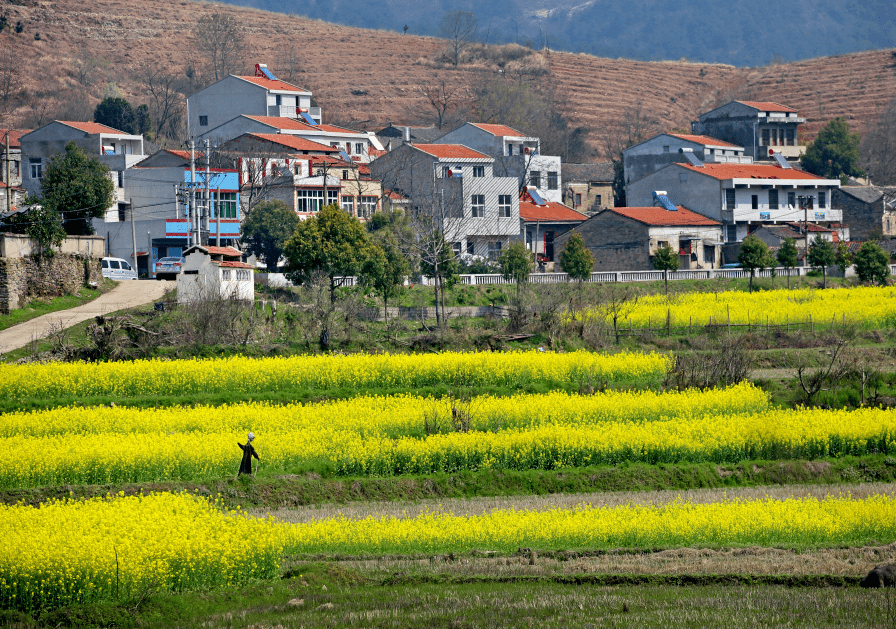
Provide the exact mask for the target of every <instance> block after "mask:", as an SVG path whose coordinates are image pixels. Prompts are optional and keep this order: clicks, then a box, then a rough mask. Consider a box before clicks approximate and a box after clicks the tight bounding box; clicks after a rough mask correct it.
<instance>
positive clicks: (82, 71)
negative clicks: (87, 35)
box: [71, 44, 100, 87]
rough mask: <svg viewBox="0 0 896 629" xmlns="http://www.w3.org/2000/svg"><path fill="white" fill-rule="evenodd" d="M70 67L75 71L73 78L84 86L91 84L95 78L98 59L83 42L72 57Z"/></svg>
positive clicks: (98, 63)
mask: <svg viewBox="0 0 896 629" xmlns="http://www.w3.org/2000/svg"><path fill="white" fill-rule="evenodd" d="M71 63H72V69H73V70H74V71H75V79H77V81H78V83H80V84H81V85H83V86H84V87H90V86H91V85H93V82H94V80H95V79H96V71H97V70H99V68H100V61H99V59H97V58H96V57H94V56H93V55H92V54H91V53H90V49H89V48H88V47H87V45H86V44H83V45H82V46H81V48H80V50H79V51H78V55H77V56H76V57H72V62H71Z"/></svg>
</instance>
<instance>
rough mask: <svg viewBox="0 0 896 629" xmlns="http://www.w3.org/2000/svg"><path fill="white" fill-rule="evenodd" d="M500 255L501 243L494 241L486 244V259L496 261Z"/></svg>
mask: <svg viewBox="0 0 896 629" xmlns="http://www.w3.org/2000/svg"><path fill="white" fill-rule="evenodd" d="M499 255H501V241H500V240H496V241H494V242H491V241H490V242H489V243H488V257H489V258H491V259H492V260H496V259H497V258H498V256H499Z"/></svg>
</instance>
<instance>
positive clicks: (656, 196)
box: [653, 190, 678, 212]
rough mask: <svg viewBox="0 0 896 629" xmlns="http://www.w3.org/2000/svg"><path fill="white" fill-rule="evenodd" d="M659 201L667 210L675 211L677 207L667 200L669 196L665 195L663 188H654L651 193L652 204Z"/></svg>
mask: <svg viewBox="0 0 896 629" xmlns="http://www.w3.org/2000/svg"><path fill="white" fill-rule="evenodd" d="M657 203H659V204H660V205H662V206H663V207H664V208H665V209H666V211H668V212H677V211H678V208H677V207H675V206H674V205H673V204H672V201H670V200H669V197H668V196H666V191H665V190H655V191H654V193H653V204H654V205H656V204H657Z"/></svg>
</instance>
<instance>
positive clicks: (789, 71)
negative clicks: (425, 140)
mask: <svg viewBox="0 0 896 629" xmlns="http://www.w3.org/2000/svg"><path fill="white" fill-rule="evenodd" d="M19 1H23V2H24V1H29V0H19ZM219 10H220V8H219V7H218V5H213V4H207V3H197V2H190V1H187V0H141V2H127V1H126V0H93V1H92V2H91V3H90V4H89V5H87V4H85V3H83V2H79V1H76V0H56V1H53V2H48V1H36V2H31V4H28V5H7V11H8V13H9V15H10V20H11V22H12V23H13V24H14V23H15V22H16V21H18V20H21V21H22V22H23V25H24V32H23V33H22V34H20V35H11V34H10V33H9V31H6V32H5V33H4V34H3V35H2V40H4V41H6V42H11V43H10V46H11V47H12V50H13V54H14V55H15V57H16V58H17V59H26V60H29V61H28V62H27V63H24V62H23V63H22V67H21V72H20V76H21V79H22V80H23V81H24V86H25V87H26V88H27V89H28V90H29V91H30V93H31V97H30V98H29V99H28V101H27V103H25V104H23V105H22V106H21V107H19V108H18V109H17V110H16V111H15V112H14V115H13V117H12V118H11V120H10V122H11V123H13V124H19V125H23V124H31V125H34V124H36V123H37V122H39V121H40V120H38V119H39V118H41V117H42V120H43V121H46V119H48V118H51V117H54V116H57V115H59V112H65V113H67V114H68V116H69V117H73V116H74V115H75V114H76V113H77V112H78V111H81V110H83V111H81V114H82V117H85V118H86V117H89V116H90V113H91V112H92V105H93V104H95V102H96V101H97V99H98V98H99V97H100V96H101V95H102V91H103V85H104V84H105V83H106V82H115V83H116V84H117V85H118V87H119V88H120V89H121V90H122V91H123V92H124V93H125V94H126V95H127V96H129V97H130V98H131V99H132V101H133V102H135V103H140V102H144V101H145V96H144V94H143V89H144V88H142V87H141V86H140V85H139V82H138V81H137V80H136V79H135V72H136V70H137V68H139V67H140V66H141V65H143V64H152V65H156V66H161V67H165V68H169V69H171V71H174V72H179V73H183V72H184V70H185V69H186V68H187V67H189V66H191V65H195V64H196V63H197V56H196V53H195V52H194V50H193V48H192V44H191V32H192V29H193V27H194V25H195V23H196V20H197V19H198V18H199V17H200V16H201V15H205V14H211V13H213V12H215V11H219ZM227 10H228V11H229V12H231V13H232V14H233V15H234V16H236V17H237V18H238V19H239V21H240V23H241V24H243V25H244V27H245V29H246V32H247V35H248V39H249V42H250V48H251V50H250V51H249V53H250V54H248V56H247V59H246V68H245V71H246V72H249V71H250V68H251V64H254V63H255V62H266V63H268V65H269V66H270V67H272V68H273V69H275V71H276V70H278V69H281V68H283V67H284V65H285V61H284V60H285V58H286V57H287V56H289V52H290V51H292V53H293V54H294V56H295V58H296V59H298V64H299V69H298V71H296V72H295V74H294V77H293V79H294V81H295V82H297V83H299V84H302V85H307V86H308V87H309V88H311V89H312V90H314V92H315V96H316V97H317V98H318V100H319V101H320V103H321V104H322V106H323V107H324V115H325V116H327V117H329V119H331V120H332V119H333V118H334V117H336V118H339V119H341V120H354V121H355V122H356V124H358V126H362V127H367V128H375V127H377V126H378V125H382V124H384V123H386V122H388V121H394V122H396V123H407V122H414V121H419V120H420V119H421V118H423V117H425V116H427V115H429V114H430V112H431V108H430V106H429V105H428V104H427V103H426V102H425V100H424V98H423V96H422V95H421V93H420V91H419V86H420V85H421V84H422V83H425V82H428V81H430V80H432V78H433V77H434V76H435V77H444V78H445V79H446V80H447V81H449V82H453V83H457V84H464V83H470V82H473V81H475V80H477V78H478V77H479V76H480V73H482V72H483V71H484V70H482V69H481V68H479V69H477V68H467V67H463V66H462V67H461V68H459V69H454V68H450V67H449V68H441V67H433V64H432V62H430V61H429V59H432V58H433V57H435V56H436V54H437V53H438V51H439V50H440V48H441V47H442V46H443V42H442V41H440V40H437V39H434V38H428V37H416V36H411V35H399V34H396V33H394V32H388V31H374V30H364V29H357V28H350V27H344V26H338V25H334V24H328V23H325V22H320V21H317V20H310V19H306V18H301V17H289V16H284V15H280V14H272V13H268V12H264V11H259V10H255V9H247V8H239V7H237V8H232V9H231V8H228V9H227ZM34 33H40V37H41V39H40V41H35V40H34ZM85 51H86V54H90V55H92V56H94V57H95V58H98V59H101V60H102V61H103V63H102V66H101V67H100V68H99V69H98V70H97V76H96V80H95V81H94V82H93V84H92V86H91V87H90V88H83V87H82V86H80V85H79V84H78V82H77V81H76V73H75V71H74V69H73V67H72V61H73V59H76V58H80V56H82V55H83V54H85ZM548 61H549V64H550V68H551V77H552V80H553V81H554V82H555V84H556V85H557V87H558V90H559V93H561V94H563V95H564V96H565V97H566V98H567V100H568V108H569V114H570V117H571V118H572V120H573V121H574V122H575V123H577V124H585V125H588V126H590V127H591V128H592V129H594V130H595V133H596V134H600V133H602V132H603V130H604V129H605V128H607V127H614V126H615V125H617V124H618V123H619V121H620V120H621V118H622V116H623V114H624V112H625V111H626V110H629V109H632V108H634V107H637V106H638V105H640V106H641V107H642V108H643V110H644V111H645V113H647V114H649V115H650V116H652V117H654V118H655V119H656V120H657V121H658V123H659V126H660V127H661V128H665V129H672V128H686V127H687V125H688V121H689V120H691V119H693V118H694V117H695V116H696V115H697V114H698V113H700V112H701V111H705V110H706V109H708V108H709V107H711V106H712V105H713V104H715V103H718V102H724V101H726V100H728V99H730V98H732V97H737V98H753V99H762V100H777V101H780V102H783V103H786V104H789V105H791V106H794V107H796V108H798V109H799V110H800V112H801V113H802V115H804V116H806V117H807V118H808V120H809V123H810V124H809V125H808V127H809V129H808V131H809V132H810V135H811V133H812V132H813V131H814V130H817V128H818V127H819V126H820V125H821V124H823V123H825V122H826V121H827V120H829V119H830V118H832V117H834V116H838V115H844V116H846V117H847V119H848V120H849V121H850V124H851V126H852V127H853V128H854V129H855V130H857V131H859V132H860V133H861V132H862V131H863V130H864V129H865V128H866V126H867V124H868V122H869V121H870V120H872V119H873V118H874V116H875V115H876V112H877V111H878V110H879V109H880V108H881V107H883V105H884V104H886V103H887V102H888V101H889V99H890V98H892V95H893V94H896V69H894V66H893V56H892V55H891V53H890V52H889V51H874V52H865V53H856V54H851V55H845V56H841V57H833V58H820V59H813V60H808V61H802V62H798V63H788V64H779V65H770V66H765V67H761V68H753V69H737V68H734V67H732V66H725V65H709V64H696V63H684V62H643V61H632V60H625V59H604V58H599V57H592V56H588V55H583V54H571V53H561V52H552V53H550V55H549V59H548ZM85 91H86V92H87V93H88V97H87V100H88V101H89V102H86V103H85V104H84V105H82V106H81V109H80V110H79V109H73V107H74V105H73V102H74V101H75V100H76V98H75V96H74V95H75V94H77V93H83V92H85ZM38 109H41V111H38Z"/></svg>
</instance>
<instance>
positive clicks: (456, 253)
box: [451, 241, 462, 258]
mask: <svg viewBox="0 0 896 629" xmlns="http://www.w3.org/2000/svg"><path fill="white" fill-rule="evenodd" d="M461 244H462V243H461V242H460V241H458V242H452V243H451V251H452V252H453V253H454V257H455V258H457V257H459V256H460V252H461Z"/></svg>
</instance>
